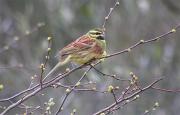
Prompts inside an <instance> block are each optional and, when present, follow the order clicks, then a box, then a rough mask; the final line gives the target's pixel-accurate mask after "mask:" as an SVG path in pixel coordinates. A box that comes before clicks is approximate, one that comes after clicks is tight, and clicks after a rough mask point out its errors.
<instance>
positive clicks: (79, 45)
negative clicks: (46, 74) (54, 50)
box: [58, 35, 94, 60]
mask: <svg viewBox="0 0 180 115" xmlns="http://www.w3.org/2000/svg"><path fill="white" fill-rule="evenodd" d="M93 45H94V40H93V39H90V38H89V36H87V35H84V36H82V37H80V38H78V39H77V40H76V41H74V42H72V43H70V44H69V45H67V46H65V47H64V48H63V49H62V50H60V51H59V53H58V55H59V57H60V59H62V60H63V59H65V58H66V57H67V56H68V55H70V54H73V53H78V52H81V51H84V50H88V49H90V48H92V47H93Z"/></svg>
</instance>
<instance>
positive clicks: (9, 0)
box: [0, 0, 180, 115]
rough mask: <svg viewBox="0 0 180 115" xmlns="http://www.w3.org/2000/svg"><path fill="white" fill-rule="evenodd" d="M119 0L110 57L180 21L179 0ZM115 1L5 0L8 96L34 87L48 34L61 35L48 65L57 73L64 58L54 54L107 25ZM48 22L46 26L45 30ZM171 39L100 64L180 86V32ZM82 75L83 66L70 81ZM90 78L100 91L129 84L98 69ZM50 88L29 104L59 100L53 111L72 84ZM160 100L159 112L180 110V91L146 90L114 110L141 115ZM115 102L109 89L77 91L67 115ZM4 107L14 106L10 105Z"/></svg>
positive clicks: (1, 78)
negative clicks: (85, 34)
mask: <svg viewBox="0 0 180 115" xmlns="http://www.w3.org/2000/svg"><path fill="white" fill-rule="evenodd" d="M119 2H120V5H119V6H118V7H117V8H116V9H115V10H114V12H113V13H112V15H111V17H110V18H109V20H108V22H107V25H106V30H107V33H106V40H107V52H108V54H111V53H114V52H117V51H120V50H123V49H125V48H128V47H129V46H130V45H132V44H134V43H136V42H137V41H139V40H141V39H144V40H148V39H151V38H154V37H156V36H158V35H161V34H162V33H165V32H167V31H169V30H170V29H171V28H173V27H174V26H176V25H177V24H178V23H180V1H179V0H119ZM114 3H115V0H0V84H3V86H4V88H3V90H1V91H0V98H5V97H9V96H12V95H13V94H15V93H17V92H19V91H21V90H23V89H26V88H28V87H29V84H30V81H31V76H33V75H34V74H37V75H39V73H40V70H39V68H38V67H39V64H40V63H42V62H43V59H44V58H43V57H44V56H45V54H46V49H47V47H48V46H47V40H46V39H47V37H48V36H52V38H53V45H52V55H51V59H50V61H49V63H48V69H47V70H48V71H49V70H50V68H52V67H53V66H54V65H55V64H56V63H57V61H58V60H57V59H56V58H55V57H54V56H55V55H56V53H57V51H58V50H59V49H61V48H63V47H64V46H65V45H67V44H68V43H70V42H71V41H73V40H75V39H77V38H78V37H79V36H81V35H82V34H84V33H86V32H87V31H88V30H90V29H92V28H95V27H101V26H102V24H103V21H104V17H105V16H106V15H107V13H108V12H109V8H110V7H112V6H113V4H114ZM43 23H44V24H45V26H42V27H40V28H38V25H40V24H43ZM29 32H30V33H29ZM167 37H168V38H170V39H164V40H160V41H159V42H154V43H152V44H146V45H143V46H139V47H138V48H136V49H134V50H132V52H130V53H126V54H122V55H119V56H115V57H112V58H108V59H106V61H105V62H104V63H103V64H101V65H99V66H98V67H97V68H98V69H100V70H101V71H103V72H105V73H109V74H118V76H119V77H121V78H129V72H131V71H133V72H134V73H135V74H136V75H137V76H138V77H139V79H140V84H141V85H143V86H144V85H146V84H148V83H150V82H152V81H153V80H155V79H157V78H159V77H165V79H164V80H163V81H161V82H160V83H159V85H158V86H159V87H162V88H170V89H176V88H180V53H179V51H180V45H178V44H179V43H180V39H179V38H180V30H177V32H176V33H175V34H173V35H170V36H167ZM167 37H166V38H167ZM81 74H82V71H78V72H77V73H76V74H72V75H70V76H69V77H68V78H67V79H66V80H64V81H63V82H64V83H65V84H72V83H75V82H76V81H77V80H78V78H80V75H81ZM90 80H91V81H93V82H97V89H99V90H106V89H107V87H108V85H110V84H113V85H115V86H119V87H120V88H123V86H125V83H122V82H119V81H116V80H114V79H111V78H108V77H102V76H100V75H99V74H97V72H95V71H91V72H90V73H89V74H88V78H86V79H85V80H84V82H87V81H90ZM34 83H36V81H34ZM42 93H44V95H43V96H42V95H40V94H38V95H37V96H36V97H33V98H31V99H29V100H28V101H27V102H25V104H27V105H32V106H35V105H40V106H42V107H44V105H43V104H44V102H47V101H48V100H49V98H54V100H55V102H56V104H55V106H54V107H53V108H52V114H53V113H54V112H55V111H56V110H57V108H58V107H59V104H60V103H61V99H62V96H63V95H64V93H65V89H63V88H57V89H52V88H48V89H46V90H44V91H43V92H42ZM119 93H120V92H119ZM16 100H17V99H14V100H13V101H16ZM156 101H158V102H159V104H160V107H159V108H158V109H157V110H156V111H154V112H152V114H153V115H179V114H180V109H179V108H180V93H166V92H159V91H155V90H148V91H146V92H145V93H143V94H142V95H140V99H138V100H136V101H134V102H132V103H130V104H128V105H126V106H124V108H123V109H121V110H118V111H116V112H114V114H113V115H141V114H142V113H143V112H144V111H145V110H146V109H149V108H151V107H152V106H153V104H154V103H155V102H156ZM113 102H114V100H113V98H112V95H109V94H104V95H103V94H100V93H94V92H80V93H73V94H71V96H70V97H69V98H68V100H67V102H66V104H65V106H64V111H63V112H62V114H63V115H69V114H70V112H72V109H73V108H76V109H77V115H90V114H92V113H94V112H96V111H98V110H99V109H102V108H103V107H105V106H107V105H110V104H111V103H113ZM0 105H1V106H8V105H9V103H8V102H6V103H0ZM2 110H3V109H2V108H0V111H2ZM23 112H24V110H23V109H18V108H17V109H13V110H12V111H10V112H9V115H12V114H14V113H17V114H22V113H23ZM40 113H43V112H42V111H41V110H37V111H35V112H34V115H38V114H40Z"/></svg>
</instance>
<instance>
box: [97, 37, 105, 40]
mask: <svg viewBox="0 0 180 115" xmlns="http://www.w3.org/2000/svg"><path fill="white" fill-rule="evenodd" d="M96 39H98V40H104V37H103V36H98V37H97V38H96Z"/></svg>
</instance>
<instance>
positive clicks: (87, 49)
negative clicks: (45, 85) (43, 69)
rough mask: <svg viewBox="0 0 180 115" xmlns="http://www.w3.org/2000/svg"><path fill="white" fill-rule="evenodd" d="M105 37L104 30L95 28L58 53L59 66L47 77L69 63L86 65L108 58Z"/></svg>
mask: <svg viewBox="0 0 180 115" xmlns="http://www.w3.org/2000/svg"><path fill="white" fill-rule="evenodd" d="M104 37H105V35H104V31H103V29H100V28H95V29H92V30H90V31H89V32H87V33H86V34H85V35H83V36H81V37H79V38H78V39H76V40H75V41H74V42H72V43H70V44H69V45H67V46H65V47H64V48H63V49H61V50H60V51H59V52H58V58H59V62H58V64H56V66H55V67H54V68H53V69H52V70H51V71H50V72H49V73H48V74H47V75H46V77H47V76H49V75H50V74H52V73H53V72H54V71H55V70H56V69H57V68H58V67H60V66H62V65H64V64H66V63H68V62H74V63H76V64H86V63H88V62H89V61H91V60H96V59H99V58H101V57H103V56H106V41H105V39H104ZM46 77H45V78H46Z"/></svg>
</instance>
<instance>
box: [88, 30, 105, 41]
mask: <svg viewBox="0 0 180 115" xmlns="http://www.w3.org/2000/svg"><path fill="white" fill-rule="evenodd" d="M87 34H88V35H89V36H90V37H91V38H93V39H96V40H104V38H105V34H104V31H103V29H100V28H95V29H92V30H90V31H89V32H88V33H87Z"/></svg>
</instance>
